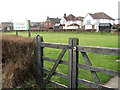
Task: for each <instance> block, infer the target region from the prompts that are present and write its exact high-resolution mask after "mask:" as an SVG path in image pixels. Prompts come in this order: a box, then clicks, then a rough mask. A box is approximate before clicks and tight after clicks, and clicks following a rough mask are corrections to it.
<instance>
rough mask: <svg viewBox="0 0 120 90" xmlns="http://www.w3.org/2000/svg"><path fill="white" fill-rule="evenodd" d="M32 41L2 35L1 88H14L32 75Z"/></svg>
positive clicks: (26, 38)
mask: <svg viewBox="0 0 120 90" xmlns="http://www.w3.org/2000/svg"><path fill="white" fill-rule="evenodd" d="M33 41H34V40H33V39H32V38H28V37H21V36H15V35H2V87H3V88H16V87H18V86H20V85H22V84H23V83H24V82H25V81H27V80H29V79H30V78H31V77H32V76H33V75H34V57H33V54H32V52H33V49H34V45H33Z"/></svg>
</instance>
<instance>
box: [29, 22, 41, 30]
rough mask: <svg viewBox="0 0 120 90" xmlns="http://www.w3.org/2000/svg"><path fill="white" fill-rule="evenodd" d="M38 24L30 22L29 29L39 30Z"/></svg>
mask: <svg viewBox="0 0 120 90" xmlns="http://www.w3.org/2000/svg"><path fill="white" fill-rule="evenodd" d="M39 25H40V22H30V28H31V29H39V28H40V27H39Z"/></svg>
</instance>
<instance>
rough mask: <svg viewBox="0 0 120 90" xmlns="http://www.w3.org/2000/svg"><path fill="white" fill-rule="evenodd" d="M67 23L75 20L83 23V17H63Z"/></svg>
mask: <svg viewBox="0 0 120 90" xmlns="http://www.w3.org/2000/svg"><path fill="white" fill-rule="evenodd" d="M64 18H65V19H66V20H67V21H75V20H80V21H83V19H84V17H80V16H78V17H75V16H74V15H72V14H70V15H68V16H67V17H64Z"/></svg>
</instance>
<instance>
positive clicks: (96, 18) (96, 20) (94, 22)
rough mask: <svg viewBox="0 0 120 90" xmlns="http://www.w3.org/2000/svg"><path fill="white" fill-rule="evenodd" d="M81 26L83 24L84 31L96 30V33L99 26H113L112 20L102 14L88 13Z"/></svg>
mask: <svg viewBox="0 0 120 90" xmlns="http://www.w3.org/2000/svg"><path fill="white" fill-rule="evenodd" d="M83 24H84V29H96V32H98V31H99V25H100V24H101V25H103V24H105V25H108V24H109V25H110V24H111V25H113V24H114V19H113V18H111V17H110V16H108V15H107V14H105V13H103V12H100V13H94V14H92V13H88V14H87V15H86V17H85V18H84V22H83ZM102 28H103V27H102ZM106 29H107V28H106Z"/></svg>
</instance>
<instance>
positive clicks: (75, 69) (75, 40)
mask: <svg viewBox="0 0 120 90" xmlns="http://www.w3.org/2000/svg"><path fill="white" fill-rule="evenodd" d="M76 45H79V39H78V38H73V47H74V48H73V65H72V67H73V70H72V88H73V89H75V90H77V88H78V82H77V78H78V67H77V64H78V55H79V54H78V51H77V48H76Z"/></svg>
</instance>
